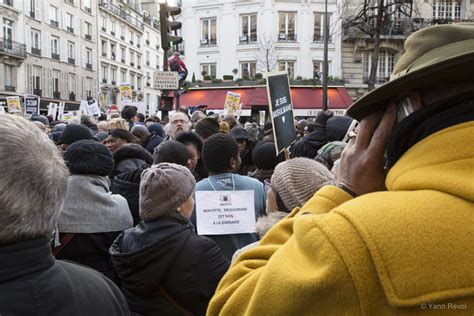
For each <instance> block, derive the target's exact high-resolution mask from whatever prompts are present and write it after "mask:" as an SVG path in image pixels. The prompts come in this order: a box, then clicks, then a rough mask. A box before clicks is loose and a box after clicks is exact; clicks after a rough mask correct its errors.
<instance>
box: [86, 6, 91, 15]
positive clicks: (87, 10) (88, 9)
mask: <svg viewBox="0 0 474 316" xmlns="http://www.w3.org/2000/svg"><path fill="white" fill-rule="evenodd" d="M84 10H86V12H87V13H89V14H91V13H92V9H91V8H89V7H84Z"/></svg>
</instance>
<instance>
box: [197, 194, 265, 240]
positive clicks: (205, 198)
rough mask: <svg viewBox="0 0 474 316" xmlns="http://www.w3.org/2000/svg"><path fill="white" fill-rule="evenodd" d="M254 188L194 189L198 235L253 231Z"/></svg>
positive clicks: (254, 220)
mask: <svg viewBox="0 0 474 316" xmlns="http://www.w3.org/2000/svg"><path fill="white" fill-rule="evenodd" d="M254 195H255V192H254V191H253V190H246V191H196V226H197V227H196V228H197V233H198V234H199V235H229V234H245V233H255V222H256V219H255V204H254V200H255V197H254Z"/></svg>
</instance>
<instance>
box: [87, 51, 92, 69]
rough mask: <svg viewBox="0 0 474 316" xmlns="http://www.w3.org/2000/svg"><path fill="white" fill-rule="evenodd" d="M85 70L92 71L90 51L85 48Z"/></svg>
mask: <svg viewBox="0 0 474 316" xmlns="http://www.w3.org/2000/svg"><path fill="white" fill-rule="evenodd" d="M86 63H87V64H86V68H89V69H92V49H90V48H86Z"/></svg>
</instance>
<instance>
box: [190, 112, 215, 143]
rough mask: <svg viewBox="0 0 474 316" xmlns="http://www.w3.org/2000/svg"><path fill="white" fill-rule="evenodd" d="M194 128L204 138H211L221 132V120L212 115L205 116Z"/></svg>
mask: <svg viewBox="0 0 474 316" xmlns="http://www.w3.org/2000/svg"><path fill="white" fill-rule="evenodd" d="M194 129H195V130H196V133H197V134H198V135H199V136H201V137H203V138H209V137H211V136H212V135H214V134H217V133H219V132H220V127H219V122H218V121H217V120H216V119H213V118H211V117H205V118H203V119H201V120H199V121H198V122H197V123H196V126H194Z"/></svg>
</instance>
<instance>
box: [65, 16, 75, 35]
mask: <svg viewBox="0 0 474 316" xmlns="http://www.w3.org/2000/svg"><path fill="white" fill-rule="evenodd" d="M73 25H74V17H73V16H72V14H70V13H66V28H67V31H68V32H69V33H74V26H73Z"/></svg>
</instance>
